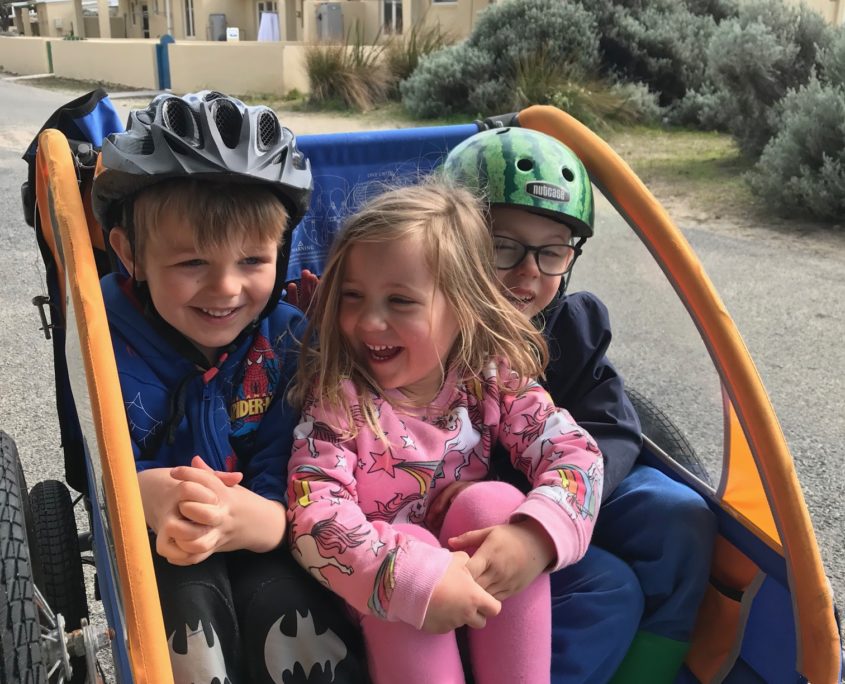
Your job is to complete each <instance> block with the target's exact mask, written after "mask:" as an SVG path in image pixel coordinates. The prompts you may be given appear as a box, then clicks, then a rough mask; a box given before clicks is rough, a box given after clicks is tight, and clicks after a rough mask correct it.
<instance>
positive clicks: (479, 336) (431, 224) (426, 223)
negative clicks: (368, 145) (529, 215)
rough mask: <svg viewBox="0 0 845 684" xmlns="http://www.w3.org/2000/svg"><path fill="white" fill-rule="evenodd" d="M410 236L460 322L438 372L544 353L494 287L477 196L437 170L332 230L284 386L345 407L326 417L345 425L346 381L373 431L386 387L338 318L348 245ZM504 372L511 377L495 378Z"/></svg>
mask: <svg viewBox="0 0 845 684" xmlns="http://www.w3.org/2000/svg"><path fill="white" fill-rule="evenodd" d="M408 238H415V239H418V240H419V241H420V244H421V246H422V249H421V254H420V257H421V258H422V259H424V260H425V263H426V265H427V266H428V268H429V270H430V272H431V274H432V277H433V279H434V286H435V288H437V289H438V290H440V291H441V292H442V293H443V296H444V297H445V299H446V301H447V303H448V305H449V306H450V307H451V308H452V311H453V314H454V316H455V319H456V320H457V323H458V337H457V339H456V341H455V344H454V346H453V348H452V350H451V352H450V354H449V356H448V358H446V359H444V377H445V374H446V373H447V372H449V371H451V370H452V369H456V370H457V372H458V375H459V377H460V378H461V379H462V380H464V381H468V380H471V379H473V378H476V379H480V378H481V373H482V371H483V369H484V367H485V365H486V364H487V363H488V362H489V360H490V359H491V358H500V359H507V361H508V362H509V364H510V367H511V369H512V370H513V371H514V372H515V373H516V374H517V375H518V376H519V377H520V378H524V379H527V378H537V377H541V376H542V375H543V370H544V368H545V366H546V363H547V361H548V349H547V346H546V342H545V340H544V338H543V336H542V334H541V333H540V332H539V331H538V330H537V329H536V328H535V327H534V326H533V325H532V324H531V322H530V321H529V320H528V319H527V318H526V317H525V316H524V315H523V314H522V313H520V312H519V311H517V309H516V308H515V307H514V306H513V305H511V304H510V302H508V300H507V299H505V297H504V296H503V295H502V294H501V292H500V290H499V286H498V280H497V278H496V272H495V269H494V267H493V243H492V239H491V236H490V230H489V228H488V224H487V220H486V216H485V214H484V210H483V209H482V205H481V203H480V202H479V201H478V199H477V198H476V197H475V196H474V195H473V194H472V193H471V192H470V191H468V190H466V189H464V188H460V187H457V186H455V185H452V184H448V183H446V182H445V181H443V180H428V181H425V182H423V183H422V184H420V185H415V186H410V187H401V188H395V189H392V190H389V191H387V192H384V193H383V194H381V195H379V196H378V197H376V198H375V199H374V200H372V201H371V202H369V203H368V204H366V205H365V206H364V207H363V208H361V209H360V210H359V211H358V212H357V213H356V214H354V215H353V216H351V217H350V218H349V219H348V220H347V222H346V224H345V226H344V227H343V230H342V231H341V232H340V233H339V234H338V236H337V237H336V238H335V242H334V244H333V245H332V249H331V252H330V254H329V257H328V261H327V263H326V268H325V270H324V272H323V276H322V279H321V281H320V284H319V286H318V288H317V293H316V302H315V304H314V305H313V307H312V308H311V309H310V311H309V318H310V322H309V325H308V330H307V332H306V337H305V340H306V342H305V345H304V348H303V350H302V354H301V356H300V363H299V369H298V371H297V376H296V381H295V383H294V385H293V387H292V389H291V394H290V397H291V400H292V402H293V403H294V404H295V405H297V406H299V407H302V406H303V405H304V403H305V400H306V398H307V397H308V395H309V393H311V392H313V396H314V397H315V399H316V401H318V402H321V403H322V404H323V405H327V406H329V407H332V408H334V409H338V408H339V409H341V411H342V412H343V413H345V416H346V424H345V425H343V426H332V427H335V428H340V429H341V430H342V431H343V432H344V433H345V434H348V435H354V434H355V433H356V432H357V429H356V427H357V426H356V422H357V423H358V424H360V421H355V420H353V417H352V414H351V410H350V405H349V399H348V398H347V396H345V394H344V393H343V391H342V388H341V385H342V383H343V381H344V380H350V381H351V382H352V383H353V385H354V387H355V390H356V394H357V395H358V401H359V403H360V405H361V408H362V409H363V414H364V415H363V419H364V421H365V422H366V423H367V424H368V425H369V426H370V427H371V428H372V429H373V430H374V432H375V433H376V434H378V435H381V430H380V429H379V426H378V423H377V420H376V414H375V410H374V405H373V399H372V393H373V392H375V393H377V394H379V395H382V396H383V395H384V392H383V391H382V389H381V388H380V387H379V385H378V383H377V382H376V381H375V380H374V378H373V377H372V376H371V375H370V373H369V372H368V371H367V369H366V367H365V365H364V364H362V363H361V362H359V360H358V359H357V358H356V355H355V353H354V351H353V350H352V348H351V347H350V345H349V343H348V342H347V340H346V339H344V337H343V335H342V334H341V332H340V330H339V326H338V319H339V314H340V306H341V297H342V287H343V280H344V277H345V268H346V263H347V261H348V258H349V253H350V251H351V249H352V248H353V247H354V246H355V245H360V244H381V243H386V242H393V241H396V240H404V239H408ZM432 324H433V325H436V324H437V322H436V321H434V322H432ZM504 381H510V379H509V378H503V379H500V382H502V383H504ZM522 384H523V383H519V385H520V386H521V385H522ZM503 389H507V390H508V391H513V390H514V386H513V385H512V384H509V385H508V386H507V387H505V386H504V384H503Z"/></svg>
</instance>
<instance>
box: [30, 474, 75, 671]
mask: <svg viewBox="0 0 845 684" xmlns="http://www.w3.org/2000/svg"><path fill="white" fill-rule="evenodd" d="M29 501H30V508H31V511H32V527H33V529H34V530H35V539H34V540H31V541H30V549H31V550H33V546H34V547H35V550H33V556H34V557H36V558H37V559H38V564H37V566H36V568H37V573H36V577H37V584H38V588H39V589H40V590H41V593H42V595H43V596H44V599H45V600H46V602H47V605H49V606H50V608H52V610H53V612H54V613H61V614H62V616H63V617H64V619H65V629H66V631H68V632H72V631H73V630H75V629H79V628H80V627H81V626H82V619H83V618H87V617H88V600H87V597H86V594H85V577H84V575H83V572H82V556H81V554H80V551H79V535H78V532H77V528H76V518H75V516H74V511H73V502H72V501H71V498H70V492H69V491H68V488H67V487H66V486H65V484H64V483H63V482H59V481H58V480H44V481H43V482H39V483H37V484H36V485H35V486H34V487H33V488H32V491H31V492H30V493H29ZM70 663H71V665H72V666H73V677H72V678H71V679H70V681H69V682H68V684H75V683H77V682H84V681H85V678H86V664H85V658H84V657H75V658H71V660H70Z"/></svg>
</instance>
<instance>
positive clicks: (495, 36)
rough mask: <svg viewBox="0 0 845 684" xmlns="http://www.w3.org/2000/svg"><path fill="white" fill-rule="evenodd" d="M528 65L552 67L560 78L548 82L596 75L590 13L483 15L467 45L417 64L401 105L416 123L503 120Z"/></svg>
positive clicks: (542, 4)
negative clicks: (458, 117) (451, 118)
mask: <svg viewBox="0 0 845 684" xmlns="http://www.w3.org/2000/svg"><path fill="white" fill-rule="evenodd" d="M531 59H544V60H546V61H548V63H549V64H552V65H554V66H553V70H554V72H555V73H554V74H550V75H546V76H544V78H551V79H560V80H564V81H565V80H568V79H571V78H576V77H577V78H584V77H586V76H589V75H590V74H592V73H593V72H594V71H595V70H596V69H597V67H598V37H597V34H596V29H595V21H594V20H593V18H592V16H591V15H590V14H589V12H587V11H586V10H585V9H584V8H583V7H582V6H581V5H580V4H578V3H576V2H570V1H568V0H507V1H505V2H502V3H501V4H496V5H492V6H490V7H489V8H487V9H486V10H484V11H483V12H482V13H481V14H480V15H479V18H478V21H477V22H476V25H475V27H474V29H473V32H472V34H471V35H470V36H469V38H468V39H467V40H466V41H465V42H463V43H461V44H458V45H453V46H450V47H447V48H445V49H443V50H440V51H439V52H434V53H431V54H429V55H427V56H425V57H423V58H422V59H420V62H419V65H418V67H417V69H416V70H415V71H414V72H413V73H412V74H411V76H410V77H409V78H408V79H406V80H405V81H404V82H402V83H401V84H400V91H401V94H402V102H403V103H404V105H405V107H406V109H407V110H408V111H409V112H410V113H411V114H412V115H413V116H416V117H419V118H431V117H436V116H448V115H451V114H468V115H476V114H482V115H484V116H487V115H490V114H500V113H503V112H506V111H509V110H512V109H513V108H514V106H515V103H516V102H518V101H519V98H518V97H517V94H516V89H517V88H518V87H519V84H517V83H516V80H517V74H518V72H519V69H520V67H519V64H520V61H524V60H531ZM560 74H562V75H563V76H559V75H560ZM539 78H540V77H538V79H539ZM522 85H523V86H524V85H525V84H522Z"/></svg>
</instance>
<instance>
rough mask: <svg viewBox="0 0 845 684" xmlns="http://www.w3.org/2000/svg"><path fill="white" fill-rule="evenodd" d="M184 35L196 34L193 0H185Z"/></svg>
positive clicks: (191, 36) (189, 36)
mask: <svg viewBox="0 0 845 684" xmlns="http://www.w3.org/2000/svg"><path fill="white" fill-rule="evenodd" d="M185 35H186V36H187V37H188V38H193V37H194V36H196V35H197V33H196V30H195V29H194V0H185Z"/></svg>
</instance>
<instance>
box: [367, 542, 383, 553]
mask: <svg viewBox="0 0 845 684" xmlns="http://www.w3.org/2000/svg"><path fill="white" fill-rule="evenodd" d="M382 546H384V542H383V541H382V540H381V539H377V540H376V541H374V542H373V543H372V544H370V549H371V550H372V552H373V555H374V556H378V552H379V551H381V547H382Z"/></svg>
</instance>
